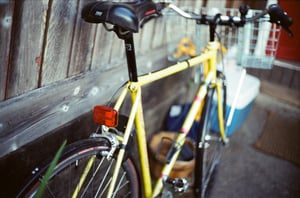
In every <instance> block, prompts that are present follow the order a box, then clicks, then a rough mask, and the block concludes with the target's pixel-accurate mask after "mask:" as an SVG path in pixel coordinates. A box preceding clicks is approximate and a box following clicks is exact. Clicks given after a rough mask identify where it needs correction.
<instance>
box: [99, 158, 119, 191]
mask: <svg viewBox="0 0 300 198" xmlns="http://www.w3.org/2000/svg"><path fill="white" fill-rule="evenodd" d="M114 161H115V160H114V159H112V160H111V162H110V164H109V167H108V169H107V171H106V173H105V175H104V177H103V178H102V182H101V184H100V185H99V186H98V190H97V192H96V195H95V197H97V195H98V193H99V192H100V190H101V187H102V185H103V183H104V182H105V179H106V178H107V175H108V174H109V172H110V170H111V168H112V165H113V163H114ZM109 183H110V182H109ZM102 192H104V190H103V191H102Z"/></svg>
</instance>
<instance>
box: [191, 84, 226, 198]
mask: <svg viewBox="0 0 300 198" xmlns="http://www.w3.org/2000/svg"><path fill="white" fill-rule="evenodd" d="M223 89H225V88H224V87H223ZM215 92H216V90H215V88H209V90H208V93H207V96H206V98H205V105H204V110H203V112H202V115H201V121H200V133H199V135H198V138H197V145H198V146H197V152H196V165H195V167H196V168H195V175H194V176H195V177H194V178H195V179H194V195H195V197H201V198H202V197H205V193H206V189H207V186H208V184H209V183H210V181H211V178H212V175H213V173H214V171H215V169H216V166H217V164H218V163H219V160H220V157H221V150H222V147H223V145H224V144H223V142H222V138H221V135H220V133H218V132H214V131H212V130H211V127H210V126H211V124H213V123H212V122H213V120H218V119H214V118H213V117H215V116H218V115H217V114H218V113H217V112H218V111H217V105H216V104H215V103H214V102H213V98H214V94H215ZM225 92H226V91H225ZM224 98H226V96H225V95H223V99H224ZM225 101H226V100H225ZM224 118H225V114H223V119H224ZM214 124H215V123H214Z"/></svg>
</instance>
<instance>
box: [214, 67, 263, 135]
mask: <svg viewBox="0 0 300 198" xmlns="http://www.w3.org/2000/svg"><path fill="white" fill-rule="evenodd" d="M225 74H226V78H227V108H226V120H227V130H226V134H227V136H230V135H232V134H233V133H234V132H235V131H236V130H237V129H238V128H239V127H240V126H241V125H242V124H243V123H244V121H245V120H246V118H247V117H248V114H249V112H250V110H251V108H252V105H253V102H254V100H255V98H256V96H257V95H258V94H259V88H260V81H259V79H258V78H256V77H254V76H251V75H249V74H246V75H245V76H244V78H243V80H241V77H242V75H243V70H242V68H240V67H228V68H226V70H225ZM240 81H241V85H239V82H240ZM239 86H240V88H239ZM238 90H239V92H238V93H237V91H238ZM234 102H235V104H234ZM213 105H217V99H216V98H214V101H213ZM232 107H234V111H233V114H232V115H230V116H229V114H230V111H231V108H232ZM212 114H214V115H212V118H211V119H213V120H212V124H211V129H212V130H213V131H216V132H218V131H219V123H218V119H217V116H215V114H217V112H213V113H212ZM230 117H231V119H230V120H228V118H230ZM228 121H229V123H228Z"/></svg>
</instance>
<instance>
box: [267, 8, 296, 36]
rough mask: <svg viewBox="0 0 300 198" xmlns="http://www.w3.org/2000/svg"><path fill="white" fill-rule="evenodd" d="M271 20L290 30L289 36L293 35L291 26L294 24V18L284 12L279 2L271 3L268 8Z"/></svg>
mask: <svg viewBox="0 0 300 198" xmlns="http://www.w3.org/2000/svg"><path fill="white" fill-rule="evenodd" d="M268 13H269V15H270V22H271V23H276V24H278V25H280V26H282V28H283V29H284V30H285V31H287V32H288V34H289V36H293V32H292V31H291V30H290V29H289V27H290V26H291V25H292V24H293V19H292V18H291V17H289V16H288V15H287V13H286V12H284V11H283V10H282V9H281V7H280V6H279V5H278V4H271V5H270V6H269V8H268Z"/></svg>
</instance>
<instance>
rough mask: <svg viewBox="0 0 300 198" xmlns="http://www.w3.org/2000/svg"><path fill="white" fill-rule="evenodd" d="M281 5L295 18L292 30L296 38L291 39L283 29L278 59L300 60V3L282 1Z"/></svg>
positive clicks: (290, 0) (287, 0) (291, 0)
mask: <svg viewBox="0 0 300 198" xmlns="http://www.w3.org/2000/svg"><path fill="white" fill-rule="evenodd" d="M279 5H280V7H281V8H282V9H283V10H284V11H285V12H287V14H288V15H289V16H290V17H292V18H293V24H292V25H291V27H290V29H291V30H292V32H293V34H294V36H293V37H290V36H289V35H288V33H287V32H285V30H283V29H282V31H281V35H280V40H279V46H278V50H277V55H276V57H277V58H283V59H289V60H300V12H299V8H300V1H296V0H280V1H279Z"/></svg>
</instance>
